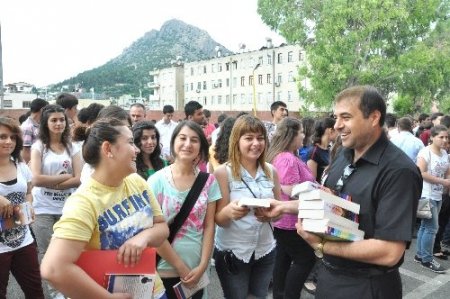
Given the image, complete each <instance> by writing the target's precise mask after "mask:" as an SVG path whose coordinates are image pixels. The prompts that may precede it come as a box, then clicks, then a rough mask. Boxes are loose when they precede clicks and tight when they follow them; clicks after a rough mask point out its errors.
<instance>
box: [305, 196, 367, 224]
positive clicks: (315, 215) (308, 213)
mask: <svg viewBox="0 0 450 299" xmlns="http://www.w3.org/2000/svg"><path fill="white" fill-rule="evenodd" d="M300 205H301V206H300ZM312 206H319V207H318V208H313V209H311V208H309V209H308V207H312ZM298 213H299V214H298V218H312V219H319V218H327V217H326V216H327V215H328V214H330V213H333V214H335V215H337V216H340V217H344V218H346V219H348V220H350V221H354V222H359V217H358V214H356V213H353V212H351V211H349V210H347V209H344V208H341V207H339V206H337V205H334V204H332V203H329V202H325V201H323V200H301V201H300V202H299V209H298Z"/></svg>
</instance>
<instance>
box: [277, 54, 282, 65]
mask: <svg viewBox="0 0 450 299" xmlns="http://www.w3.org/2000/svg"><path fill="white" fill-rule="evenodd" d="M277 63H278V64H280V63H283V53H278V59H277Z"/></svg>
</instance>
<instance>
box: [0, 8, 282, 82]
mask: <svg viewBox="0 0 450 299" xmlns="http://www.w3.org/2000/svg"><path fill="white" fill-rule="evenodd" d="M256 9H257V0H189V1H187V0H164V1H161V0H158V1H150V0H128V1H115V0H109V1H107V0H76V1H75V0H59V1H58V0H39V1H36V0H2V3H1V6H0V21H1V26H2V45H3V76H4V82H5V83H11V82H17V81H25V82H29V83H31V84H35V85H37V86H42V85H46V84H51V83H56V82H58V81H61V80H64V79H67V78H69V77H71V76H75V75H77V74H78V73H80V72H83V71H85V70H88V69H91V68H94V67H97V66H100V65H102V64H104V63H105V62H107V61H108V60H110V59H112V58H114V57H116V56H118V55H120V53H121V52H122V51H123V49H125V48H126V47H128V46H130V45H131V43H132V42H133V41H135V40H137V39H138V38H140V37H142V36H143V35H144V34H145V33H146V32H148V31H150V30H152V29H156V30H159V29H160V28H161V25H162V24H163V23H164V22H166V21H168V20H170V19H173V18H177V19H179V20H181V21H184V22H186V23H188V24H191V25H194V26H196V27H198V28H200V29H203V30H205V31H207V32H208V33H209V34H210V35H211V37H212V38H213V39H215V40H216V41H217V42H219V43H221V44H223V45H224V46H225V47H227V48H228V49H230V50H232V51H237V50H238V45H239V43H245V44H246V45H247V49H249V50H255V49H258V48H259V47H261V46H263V45H264V43H265V38H266V37H271V38H272V39H273V41H274V43H275V45H278V44H280V43H282V42H284V39H283V38H282V37H280V36H279V35H277V34H276V33H275V32H273V31H271V30H270V29H269V28H268V27H267V26H266V25H265V24H263V23H262V21H261V18H260V16H259V15H258V14H257V12H256Z"/></svg>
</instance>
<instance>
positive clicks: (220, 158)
mask: <svg viewBox="0 0 450 299" xmlns="http://www.w3.org/2000/svg"><path fill="white" fill-rule="evenodd" d="M235 122H236V118H234V117H227V118H226V119H225V120H224V121H223V123H222V125H221V127H220V132H219V136H217V140H216V143H215V144H214V150H215V151H216V152H215V154H214V159H216V160H217V162H219V164H223V163H225V162H227V161H228V146H227V145H228V143H229V141H230V135H231V130H233V126H234V123H235ZM220 145H222V146H220Z"/></svg>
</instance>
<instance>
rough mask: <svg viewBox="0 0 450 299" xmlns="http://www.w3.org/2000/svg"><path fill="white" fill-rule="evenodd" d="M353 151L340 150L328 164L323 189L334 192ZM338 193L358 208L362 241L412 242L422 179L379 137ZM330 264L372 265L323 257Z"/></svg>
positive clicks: (414, 167) (387, 142)
mask: <svg viewBox="0 0 450 299" xmlns="http://www.w3.org/2000/svg"><path fill="white" fill-rule="evenodd" d="M353 153H354V152H353V150H351V149H346V148H343V149H342V150H341V151H340V152H339V153H338V156H337V158H336V160H335V162H334V163H333V164H332V165H331V167H330V171H329V174H328V177H327V180H326V181H325V186H327V187H329V188H331V189H335V187H336V183H337V182H338V180H339V178H340V177H341V176H342V173H343V170H344V168H345V167H346V166H348V165H349V164H351V162H352V161H353ZM354 167H356V170H355V171H354V172H353V173H352V174H351V175H350V176H349V177H348V179H347V180H346V182H345V184H344V186H343V187H342V190H341V192H342V193H345V194H348V195H350V196H351V197H352V201H353V202H356V203H358V204H360V205H361V207H360V216H359V222H360V224H359V229H360V230H363V231H364V232H365V236H364V238H365V239H371V238H375V239H380V240H387V241H405V242H407V244H408V246H409V243H410V241H411V239H412V234H413V229H414V224H415V215H416V209H417V203H418V199H419V198H420V196H421V192H422V176H421V174H420V172H419V169H418V168H417V166H416V165H415V164H414V163H413V162H412V161H411V159H410V158H408V156H407V155H406V154H405V153H404V152H403V151H402V150H400V149H399V148H398V147H396V146H395V145H394V144H392V143H391V142H389V140H388V139H387V137H386V135H385V134H383V135H382V136H381V137H380V138H379V139H378V140H377V142H376V143H375V144H374V145H372V147H371V148H370V149H369V150H367V152H366V153H365V154H364V155H363V156H362V157H361V158H360V159H359V160H358V161H356V163H355V164H354ZM325 259H326V260H327V261H328V262H330V263H332V264H333V265H336V266H339V267H348V268H365V267H373V266H374V265H372V264H367V263H362V262H357V261H353V260H348V259H344V258H340V257H335V256H330V255H325ZM402 263H403V259H401V260H400V262H399V263H398V265H396V266H395V267H399V266H400V265H401V264H402Z"/></svg>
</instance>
